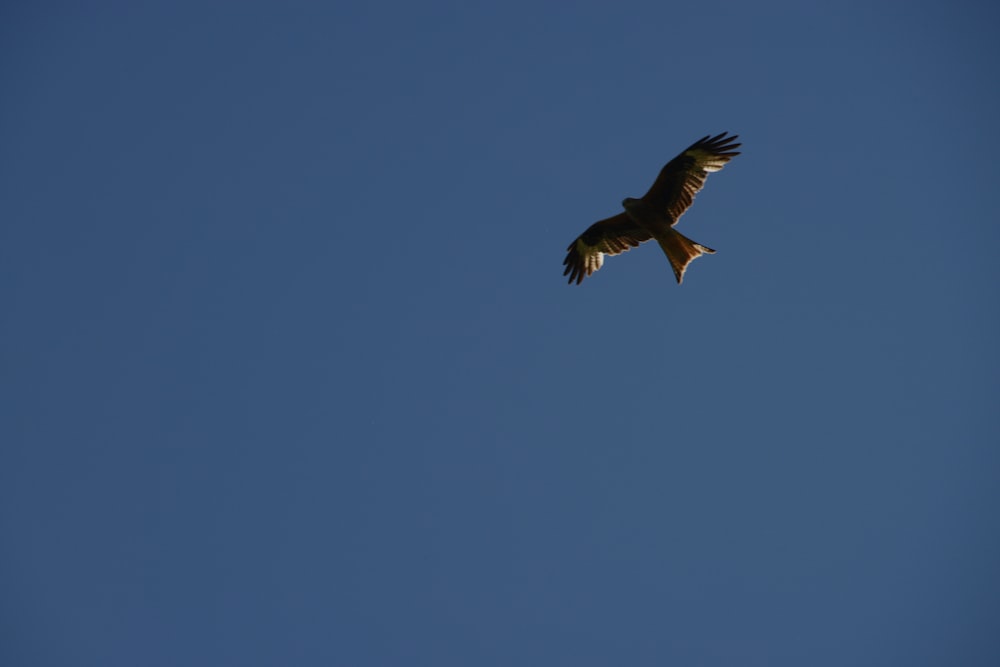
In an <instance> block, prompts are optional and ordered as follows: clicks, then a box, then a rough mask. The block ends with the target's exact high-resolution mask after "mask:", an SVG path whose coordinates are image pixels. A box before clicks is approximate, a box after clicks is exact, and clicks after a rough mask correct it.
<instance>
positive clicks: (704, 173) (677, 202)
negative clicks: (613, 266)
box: [563, 132, 741, 285]
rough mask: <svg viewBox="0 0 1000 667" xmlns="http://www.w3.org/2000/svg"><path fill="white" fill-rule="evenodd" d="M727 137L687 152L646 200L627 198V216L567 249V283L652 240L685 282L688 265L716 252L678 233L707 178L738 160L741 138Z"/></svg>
mask: <svg viewBox="0 0 1000 667" xmlns="http://www.w3.org/2000/svg"><path fill="white" fill-rule="evenodd" d="M726 135H727V133H726V132H723V133H722V134H718V135H716V136H714V137H702V138H701V139H699V140H698V141H696V142H694V143H693V144H691V146H690V147H688V149H687V150H685V151H684V152H683V153H681V154H680V155H678V156H677V157H675V158H674V159H673V160H671V161H670V162H668V163H667V164H666V166H664V167H663V169H661V170H660V175H659V176H657V178H656V182H655V183H653V187H651V188H649V192H647V193H646V194H645V195H644V196H643V197H642V199H633V198H632V197H626V198H625V200H624V201H623V202H622V207H624V209H625V212H624V213H619V214H618V215H614V216H611V217H610V218H606V219H604V220H600V221H598V222H595V223H594V224H592V225H591V226H590V227H589V228H588V229H587V231H585V232H584V233H583V234H580V236H579V237H577V239H576V240H575V241H573V242H572V243H571V244H570V245H569V248H568V250H569V253H568V254H567V255H566V259H564V260H563V264H565V265H566V270H565V271H563V275H564V276H567V275H568V276H569V282H570V284H572V283H573V282H574V281H575V282H576V284H578V285H579V284H580V283H581V282H582V281H583V279H584V277H585V276H589V275H590V274H591V273H593V272H594V271H596V270H598V269H599V268H601V265H602V264H604V256H605V255H618V254H620V253H623V252H625V251H626V250H629V249H630V248H635V247H637V246H638V245H639V244H640V243H643V242H645V241H648V240H649V239H656V242H657V243H659V244H660V247H661V248H663V252H664V253H666V255H667V259H669V260H670V266H671V267H672V268H673V270H674V275H675V276H677V284H678V285H679V284H680V283H681V280H683V279H684V271H685V269H687V265H688V264H690V263H691V261H692V260H693V259H695V258H697V257H700V256H702V255H703V254H706V253H709V254H711V253H714V252H715V251H714V250H712V249H711V248H709V247H707V246H703V245H701V244H700V243H695V242H694V241H692V240H691V239H689V238H687V237H686V236H684V235H683V234H681V233H680V232H678V231H677V230H675V229H674V225H676V224H677V221H678V220H680V218H681V216H682V215H683V214H684V211H686V210H688V207H690V206H691V204H692V203H693V202H694V196H695V195H696V194H698V191H699V190H701V188H702V187H703V186H704V185H705V178H707V177H708V174H709V173H711V172H713V171H719V170H720V169H722V167H723V166H725V164H726V163H727V162H729V161H730V160H731V159H733V158H734V157H735V156H737V155H739V153H738V152H736V151H734V150H733V149H734V148H739V147H740V145H741V144H737V143H734V142H735V141H736V140H737V139H739V136H738V135H735V134H734V135H732V136H726Z"/></svg>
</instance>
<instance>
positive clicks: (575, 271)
mask: <svg viewBox="0 0 1000 667" xmlns="http://www.w3.org/2000/svg"><path fill="white" fill-rule="evenodd" d="M651 238H653V237H652V236H650V234H649V232H647V231H645V230H643V229H642V228H641V227H639V225H637V224H635V223H634V222H632V218H630V217H628V214H626V213H619V214H618V215H614V216H611V217H610V218H605V219H604V220H600V221H598V222H595V223H594V224H592V225H591V226H590V227H588V228H587V231H585V232H584V233H583V234H580V236H578V237H577V239H576V240H575V241H573V242H572V243H570V244H569V248H568V250H569V252H568V253H567V254H566V259H564V260H563V264H565V265H566V270H565V271H563V275H564V276H569V282H570V284H572V283H573V282H576V284H577V285H579V284H580V283H581V282H582V281H583V279H584V278H585V277H586V276H589V275H590V274H591V273H593V272H594V271H596V270H597V269H599V268H601V265H602V264H603V263H604V256H605V255H617V254H619V253H623V252H625V251H626V250H628V249H629V248H635V247H636V246H638V245H639V244H640V243H642V242H643V241H648V240H649V239H651Z"/></svg>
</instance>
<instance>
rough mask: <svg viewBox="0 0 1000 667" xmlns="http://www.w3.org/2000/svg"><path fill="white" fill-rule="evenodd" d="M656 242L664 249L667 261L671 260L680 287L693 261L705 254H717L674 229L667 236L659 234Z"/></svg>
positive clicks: (669, 230) (668, 231)
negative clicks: (688, 266) (685, 272)
mask: <svg viewBox="0 0 1000 667" xmlns="http://www.w3.org/2000/svg"><path fill="white" fill-rule="evenodd" d="M656 241H657V242H658V243H659V244H660V247H661V248H663V252H664V253H665V254H666V255H667V259H669V260H670V267H671V268H672V269H673V270H674V275H675V276H677V284H678V285H680V284H681V281H682V280H683V279H684V271H685V270H686V269H687V265H688V264H690V263H691V261H692V260H694V259H697V258H698V257H701V256H702V255H705V254H708V255H711V254H714V253H715V251H714V250H712V249H711V248H709V247H708V246H703V245H701V244H700V243H695V242H694V241H692V240H691V239H689V238H688V237H686V236H684V235H683V234H681V233H680V232H678V231H677V230H675V229H674V228H673V227H671V228H670V229H668V230H667V232H666V233H665V234H658V235H657V237H656Z"/></svg>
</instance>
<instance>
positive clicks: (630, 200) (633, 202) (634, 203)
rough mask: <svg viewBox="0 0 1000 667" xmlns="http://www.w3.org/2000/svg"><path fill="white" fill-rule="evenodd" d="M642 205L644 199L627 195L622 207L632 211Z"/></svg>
mask: <svg viewBox="0 0 1000 667" xmlns="http://www.w3.org/2000/svg"><path fill="white" fill-rule="evenodd" d="M641 205H642V200H641V199H636V198H635V197H625V199H623V200H622V208H624V209H625V210H626V211H631V210H633V209H636V208H638V207H639V206H641Z"/></svg>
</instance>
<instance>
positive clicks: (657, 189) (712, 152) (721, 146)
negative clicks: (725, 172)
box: [643, 132, 741, 225]
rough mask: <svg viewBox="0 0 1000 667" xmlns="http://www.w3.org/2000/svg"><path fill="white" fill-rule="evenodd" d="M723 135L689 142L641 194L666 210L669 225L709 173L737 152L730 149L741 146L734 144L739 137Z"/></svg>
mask: <svg viewBox="0 0 1000 667" xmlns="http://www.w3.org/2000/svg"><path fill="white" fill-rule="evenodd" d="M726 134H727V133H726V132H723V133H722V134H718V135H716V136H714V137H702V138H701V139H699V140H698V141H696V142H694V143H693V144H691V146H690V147H688V148H687V149H686V150H685V151H684V152H683V153H681V154H680V155H678V156H677V157H675V158H674V159H673V160H671V161H670V162H668V163H667V164H666V166H664V167H663V169H661V170H660V175H659V176H657V177H656V182H655V183H653V187H651V188H650V189H649V192H647V193H646V194H645V195H644V196H643V200H644V201H645V202H646V203H648V204H650V205H651V206H653V207H654V208H655V210H657V211H665V212H666V214H667V215H668V216H669V218H670V224H671V225H676V224H677V221H678V220H679V219H680V217H681V216H682V215H683V214H684V211H686V210H687V209H688V207H689V206H691V204H692V202H694V196H695V195H696V194H698V191H699V190H701V189H702V187H704V185H705V179H706V178H707V177H708V175H709V174H710V173H711V172H713V171H719V170H720V169H722V167H723V166H725V164H726V163H727V162H729V161H730V160H731V159H733V158H734V157H736V156H737V155H739V153H738V152H737V151H735V150H733V149H734V148H739V147H740V145H741V144H737V143H734V142H735V141H736V140H737V139H739V136H737V135H735V134H734V135H732V136H726Z"/></svg>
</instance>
